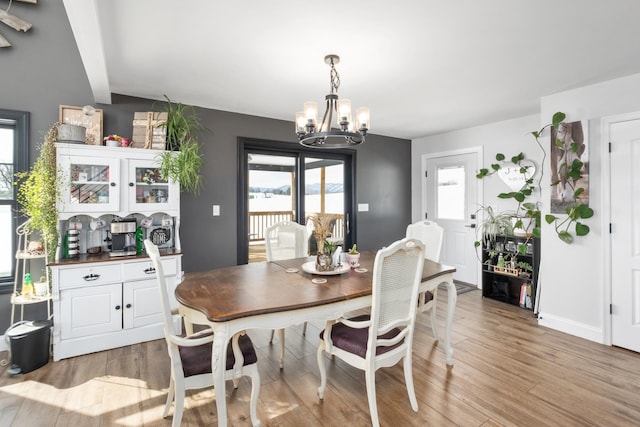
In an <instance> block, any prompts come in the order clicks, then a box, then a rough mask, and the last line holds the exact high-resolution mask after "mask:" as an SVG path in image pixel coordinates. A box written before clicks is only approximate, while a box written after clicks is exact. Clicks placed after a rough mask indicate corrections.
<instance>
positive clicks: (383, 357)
mask: <svg viewBox="0 0 640 427" xmlns="http://www.w3.org/2000/svg"><path fill="white" fill-rule="evenodd" d="M423 266H424V245H423V244H422V242H420V241H419V240H416V239H402V240H398V241H396V242H394V243H393V244H391V245H389V246H387V247H386V248H382V249H380V250H379V251H378V253H377V254H376V258H375V260H374V262H373V280H372V283H371V313H370V314H365V315H361V316H357V317H354V318H351V319H345V318H340V319H338V320H337V321H328V322H327V324H326V325H325V328H324V331H323V332H322V333H321V334H320V344H319V345H318V354H317V357H318V369H319V371H320V387H318V397H319V398H320V399H323V398H324V392H325V390H326V387H327V368H326V366H325V357H324V355H325V353H326V354H329V355H332V356H337V357H339V358H340V359H342V360H343V361H344V362H346V363H348V364H349V365H351V366H353V367H354V368H358V369H361V370H363V371H364V372H365V384H366V386H367V400H368V401H369V411H370V413H371V425H372V426H373V427H378V426H379V425H380V421H379V419H378V406H377V403H376V385H375V381H376V376H375V374H376V370H377V369H379V368H382V367H391V366H393V365H395V364H396V363H398V362H400V361H401V360H402V361H403V370H404V379H405V383H406V385H407V393H408V394H409V401H410V402H411V409H413V411H414V412H418V400H417V399H416V393H415V390H414V387H413V372H412V367H411V366H412V365H411V349H412V344H413V343H412V341H413V329H414V326H415V323H416V312H417V310H418V293H419V292H418V291H419V289H420V283H421V278H422V269H423ZM421 298H422V296H421ZM368 346H371V347H372V348H368ZM374 348H375V351H373V349H374Z"/></svg>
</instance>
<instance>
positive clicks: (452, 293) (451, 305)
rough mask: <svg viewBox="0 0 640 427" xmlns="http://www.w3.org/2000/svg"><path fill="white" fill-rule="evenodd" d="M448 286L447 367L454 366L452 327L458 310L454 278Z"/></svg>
mask: <svg viewBox="0 0 640 427" xmlns="http://www.w3.org/2000/svg"><path fill="white" fill-rule="evenodd" d="M444 283H445V284H446V285H447V294H448V297H447V302H448V304H447V321H446V324H445V328H444V347H445V352H446V356H447V365H453V349H452V348H451V326H452V325H453V313H454V312H455V310H456V301H457V300H458V294H457V293H456V286H455V284H454V283H453V278H449V279H448V280H447V281H446V282H444Z"/></svg>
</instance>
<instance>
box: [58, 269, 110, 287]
mask: <svg viewBox="0 0 640 427" xmlns="http://www.w3.org/2000/svg"><path fill="white" fill-rule="evenodd" d="M118 282H122V278H121V275H120V266H119V265H117V264H116V265H94V266H90V267H89V266H83V267H77V268H64V269H61V270H60V289H61V290H62V289H71V288H77V287H84V286H95V285H102V284H105V283H118Z"/></svg>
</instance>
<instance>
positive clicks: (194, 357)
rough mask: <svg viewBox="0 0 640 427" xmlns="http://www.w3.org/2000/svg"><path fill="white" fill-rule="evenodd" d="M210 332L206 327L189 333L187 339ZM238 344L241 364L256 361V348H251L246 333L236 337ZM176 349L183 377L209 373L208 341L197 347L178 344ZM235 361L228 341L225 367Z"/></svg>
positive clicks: (229, 367) (210, 349) (210, 350)
mask: <svg viewBox="0 0 640 427" xmlns="http://www.w3.org/2000/svg"><path fill="white" fill-rule="evenodd" d="M212 334H213V331H211V329H207V330H204V331H201V332H198V333H196V334H193V335H191V336H190V337H189V339H196V338H203V337H206V336H210V335H212ZM238 345H239V346H240V351H241V352H242V356H243V358H244V363H243V364H242V366H247V365H251V364H252V363H256V362H257V360H258V358H257V356H256V350H255V348H253V343H252V342H251V338H249V336H248V335H241V336H240V338H239V339H238ZM178 351H179V352H180V359H181V360H182V371H183V372H184V376H185V378H187V377H190V376H193V375H200V374H210V373H211V352H212V346H211V344H210V343H207V344H202V345H199V346H197V347H184V346H178ZM235 363H236V358H235V356H234V354H233V348H232V346H231V341H229V345H228V346H227V365H226V368H225V369H226V370H230V369H233V365H234V364H235Z"/></svg>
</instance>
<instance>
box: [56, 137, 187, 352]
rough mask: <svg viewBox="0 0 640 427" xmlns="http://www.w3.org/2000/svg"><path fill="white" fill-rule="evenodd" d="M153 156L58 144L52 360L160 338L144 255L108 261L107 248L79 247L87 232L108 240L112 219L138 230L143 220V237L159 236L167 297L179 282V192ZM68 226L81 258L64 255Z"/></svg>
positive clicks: (149, 270) (153, 277)
mask: <svg viewBox="0 0 640 427" xmlns="http://www.w3.org/2000/svg"><path fill="white" fill-rule="evenodd" d="M160 153H161V151H158V150H145V149H137V148H120V147H102V146H92V145H84V144H57V159H58V171H59V176H58V180H59V181H60V182H62V191H61V197H60V200H59V203H58V214H59V221H58V226H59V231H60V235H61V242H60V243H61V244H60V245H59V250H58V251H57V253H56V261H55V262H53V263H50V264H49V267H50V268H51V281H52V298H53V319H54V326H53V358H54V360H60V359H63V358H67V357H73V356H77V355H81V354H86V353H91V352H95V351H101V350H106V349H110V348H116V347H121V346H124V345H129V344H134V343H138V342H143V341H149V340H154V339H159V338H162V337H163V336H164V332H163V325H162V314H161V307H160V299H159V294H158V290H157V282H156V272H155V269H154V268H153V264H152V263H151V260H150V259H149V258H148V257H147V255H146V254H145V253H144V252H142V253H139V254H137V255H133V256H118V257H112V256H110V253H109V251H108V250H107V246H106V244H105V246H104V249H105V250H104V251H102V250H101V251H100V253H97V254H89V253H86V252H87V249H88V248H87V246H88V245H87V243H86V242H85V243H84V248H83V244H82V239H83V238H84V239H85V241H86V240H87V236H86V235H87V233H90V232H91V233H94V232H98V233H103V234H101V239H102V237H105V238H107V237H108V232H107V230H108V228H109V223H110V222H111V221H112V220H119V219H125V218H126V219H132V218H135V220H136V222H137V226H138V227H141V225H142V224H141V223H142V221H143V220H145V223H146V224H145V225H146V226H145V227H141V230H142V232H143V233H144V234H145V236H143V237H149V238H151V239H152V240H153V239H154V237H153V236H161V240H160V241H157V242H156V243H157V244H158V245H159V246H160V248H161V255H162V265H163V268H164V272H165V275H166V279H167V286H168V288H169V289H168V292H169V295H170V298H174V297H173V294H174V290H175V287H176V286H177V284H178V283H179V282H180V280H181V277H182V253H181V251H180V238H179V227H180V192H179V185H178V184H177V183H171V182H167V181H165V180H162V179H161V178H160V176H159V174H158V171H157V168H156V167H157V156H158V155H159V154H160ZM96 224H101V225H100V228H98V229H96V227H95V225H96ZM70 228H73V229H80V232H81V235H83V238H81V239H80V240H81V242H80V251H79V252H80V254H79V255H77V256H72V257H65V256H66V255H67V252H65V250H64V247H65V245H64V242H65V240H64V236H65V234H66V233H67V230H68V229H70ZM83 230H84V232H83ZM159 231H161V233H158V232H159ZM105 240H108V239H105ZM83 252H84V253H83ZM69 253H70V252H69ZM173 305H174V306H175V305H177V303H176V302H175V300H174V301H173Z"/></svg>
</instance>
